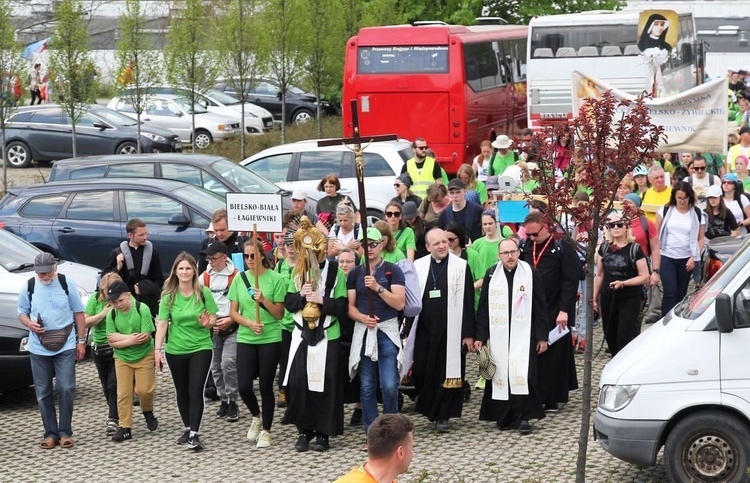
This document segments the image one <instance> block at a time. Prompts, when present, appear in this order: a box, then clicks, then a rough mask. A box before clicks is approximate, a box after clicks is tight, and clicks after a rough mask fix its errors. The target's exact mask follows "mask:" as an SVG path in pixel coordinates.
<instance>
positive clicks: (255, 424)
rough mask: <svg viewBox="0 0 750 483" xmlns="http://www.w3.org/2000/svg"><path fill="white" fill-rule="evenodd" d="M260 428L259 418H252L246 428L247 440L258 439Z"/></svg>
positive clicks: (254, 440) (253, 440)
mask: <svg viewBox="0 0 750 483" xmlns="http://www.w3.org/2000/svg"><path fill="white" fill-rule="evenodd" d="M260 429H261V427H260V418H253V421H252V422H251V423H250V429H248V430H247V440H248V441H250V442H251V443H255V442H256V441H257V440H258V434H260Z"/></svg>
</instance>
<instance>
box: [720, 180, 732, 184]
mask: <svg viewBox="0 0 750 483" xmlns="http://www.w3.org/2000/svg"><path fill="white" fill-rule="evenodd" d="M721 184H734V181H729V180H727V181H722V182H721Z"/></svg>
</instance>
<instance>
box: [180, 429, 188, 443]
mask: <svg viewBox="0 0 750 483" xmlns="http://www.w3.org/2000/svg"><path fill="white" fill-rule="evenodd" d="M188 441H190V430H189V429H186V430H185V432H184V433H182V436H180V437H179V438H177V444H188Z"/></svg>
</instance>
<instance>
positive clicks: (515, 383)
mask: <svg viewBox="0 0 750 483" xmlns="http://www.w3.org/2000/svg"><path fill="white" fill-rule="evenodd" d="M519 255H520V251H519V249H518V244H517V243H516V241H515V240H514V239H512V238H508V239H505V240H503V241H502V242H500V245H499V247H498V256H499V258H500V263H498V264H497V265H494V266H492V267H490V269H489V270H487V273H486V274H485V276H484V282H483V283H482V292H481V295H480V296H479V307H478V308H477V331H476V336H475V337H476V340H477V341H478V342H477V344H482V343H487V341H489V343H488V344H489V353H490V358H489V360H490V361H492V363H494V368H495V371H494V374H493V375H492V379H491V380H488V381H487V383H486V385H485V390H484V397H483V398H482V406H481V408H480V410H479V419H480V420H483V421H495V422H496V423H497V425H498V427H499V428H500V429H501V430H502V429H511V428H517V429H518V432H519V433H520V434H521V435H527V434H531V432H532V426H531V424H529V420H531V419H542V418H544V407H543V406H542V403H541V401H540V400H539V395H538V393H537V387H536V356H537V355H538V354H542V353H543V352H544V351H546V350H547V339H548V336H549V333H548V330H547V319H546V308H545V307H546V303H545V299H544V290H543V289H542V285H541V278H540V277H539V274H538V272H537V271H536V270H535V269H534V268H532V267H531V265H529V264H528V263H526V262H524V261H521V260H519V258H518V257H519ZM485 350H486V349H485Z"/></svg>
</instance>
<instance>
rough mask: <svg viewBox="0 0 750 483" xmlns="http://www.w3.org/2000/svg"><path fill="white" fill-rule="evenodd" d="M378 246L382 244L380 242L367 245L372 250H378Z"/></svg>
mask: <svg viewBox="0 0 750 483" xmlns="http://www.w3.org/2000/svg"><path fill="white" fill-rule="evenodd" d="M378 245H380V242H379V241H376V242H370V243H368V244H367V246H368V247H370V248H377V247H378Z"/></svg>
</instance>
